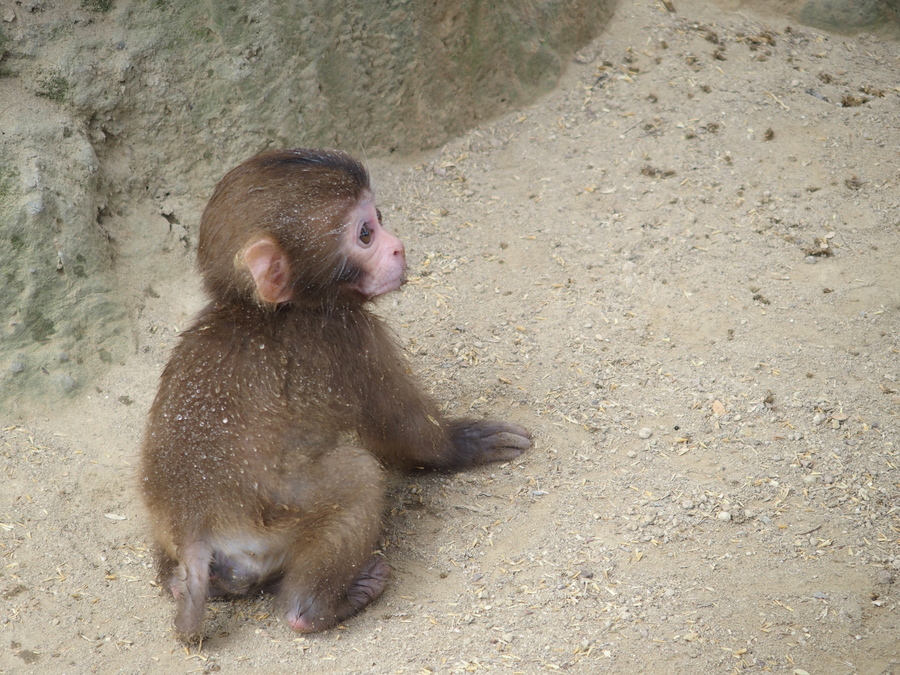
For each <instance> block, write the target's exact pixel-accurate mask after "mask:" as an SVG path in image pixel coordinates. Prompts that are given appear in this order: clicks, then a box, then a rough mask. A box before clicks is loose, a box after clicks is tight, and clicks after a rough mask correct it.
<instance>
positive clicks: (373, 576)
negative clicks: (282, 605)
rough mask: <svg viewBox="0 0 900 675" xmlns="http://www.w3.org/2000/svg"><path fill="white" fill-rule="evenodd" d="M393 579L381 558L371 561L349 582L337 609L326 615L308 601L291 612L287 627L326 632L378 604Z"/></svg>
mask: <svg viewBox="0 0 900 675" xmlns="http://www.w3.org/2000/svg"><path fill="white" fill-rule="evenodd" d="M390 578H391V568H390V566H389V565H388V564H387V563H386V562H384V560H382V559H381V558H372V560H370V561H369V563H368V564H367V565H366V566H365V567H364V568H363V569H362V570H361V571H360V573H359V574H358V575H357V576H356V578H355V579H354V580H353V581H351V582H350V585H349V586H348V587H347V590H346V595H345V597H343V598H342V599H341V600H339V601H338V603H337V607H334V608H332V609H331V610H330V611H326V610H323V608H322V607H321V605H320V603H318V602H316V601H315V600H313V599H312V598H307V599H306V600H307V601H306V602H303V601H302V600H301V602H299V603H298V604H296V605H294V606H293V607H292V608H291V609H290V610H288V612H287V614H286V616H285V618H286V619H287V622H288V625H289V626H290V627H291V628H292V629H293V630H295V631H297V632H299V633H312V632H315V631H320V630H325V629H327V628H330V627H332V626H334V625H335V624H336V623H338V622H340V621H343V620H344V619H347V618H349V617H351V616H353V615H354V614H356V613H358V612H360V611H362V610H363V609H364V608H365V607H366V606H367V605H369V604H371V603H372V602H374V601H375V600H377V599H378V596H380V595H381V594H382V593H383V592H384V589H385V586H386V585H387V581H388V579H390Z"/></svg>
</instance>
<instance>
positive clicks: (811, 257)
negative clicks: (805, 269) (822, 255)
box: [803, 255, 819, 265]
mask: <svg viewBox="0 0 900 675" xmlns="http://www.w3.org/2000/svg"><path fill="white" fill-rule="evenodd" d="M803 262H805V263H806V264H807V265H815V264H816V263H817V262H819V259H818V258H817V257H816V256H814V255H808V256H806V257H805V258H804V259H803Z"/></svg>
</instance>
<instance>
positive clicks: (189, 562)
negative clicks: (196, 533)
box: [169, 541, 212, 642]
mask: <svg viewBox="0 0 900 675" xmlns="http://www.w3.org/2000/svg"><path fill="white" fill-rule="evenodd" d="M178 557H179V560H178V564H177V565H175V566H173V567H172V569H171V571H172V574H171V576H170V577H169V589H170V590H171V591H172V595H173V596H175V605H176V610H175V631H176V632H177V633H178V636H179V638H181V639H182V640H184V641H186V642H191V641H193V640H195V639H197V637H199V635H200V628H201V627H202V625H203V619H204V617H205V615H206V594H207V587H208V586H209V563H210V561H211V560H212V549H211V548H210V547H209V545H208V544H207V543H206V542H204V541H196V542H192V543H190V544H187V545H185V546H182V547H180V549H179V551H178Z"/></svg>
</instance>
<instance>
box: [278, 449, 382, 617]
mask: <svg viewBox="0 0 900 675" xmlns="http://www.w3.org/2000/svg"><path fill="white" fill-rule="evenodd" d="M304 473H305V475H304V476H303V477H302V481H301V482H300V484H298V485H296V489H297V491H296V494H297V495H298V496H300V497H301V499H300V501H299V503H298V504H297V505H296V507H297V512H298V513H299V514H302V515H301V517H300V518H299V519H298V531H297V532H296V540H295V542H294V545H293V546H292V547H291V551H290V560H289V562H288V564H287V567H286V570H285V574H284V577H283V579H282V581H281V587H280V589H279V592H278V606H279V608H280V610H281V612H282V615H283V616H284V617H285V619H286V620H287V622H288V624H289V625H290V627H291V628H293V629H294V630H296V631H301V632H310V631H319V630H324V629H326V628H329V627H331V626H334V625H335V624H337V623H338V622H340V621H343V620H344V619H346V618H348V617H350V616H352V615H354V614H356V613H357V612H359V611H360V610H362V609H363V608H364V607H365V606H366V605H368V604H369V603H371V602H372V601H373V600H375V599H376V598H377V597H378V596H379V595H381V592H382V591H383V590H384V587H385V584H386V582H387V580H388V578H389V577H390V567H388V565H387V563H385V562H384V561H382V560H381V559H379V558H375V557H373V552H374V550H375V546H376V544H377V542H378V537H379V535H380V532H381V516H382V504H383V501H384V480H383V476H382V470H381V466H380V465H379V463H378V461H377V460H376V459H375V458H374V457H373V456H372V455H370V454H369V453H368V452H365V451H363V450H359V449H357V448H347V447H343V448H336V449H335V450H333V451H332V452H330V453H328V454H326V455H325V456H323V457H320V458H318V459H317V460H316V462H315V465H314V466H313V467H312V468H311V470H309V471H307V472H304Z"/></svg>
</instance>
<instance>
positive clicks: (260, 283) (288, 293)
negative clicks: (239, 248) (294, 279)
mask: <svg viewBox="0 0 900 675" xmlns="http://www.w3.org/2000/svg"><path fill="white" fill-rule="evenodd" d="M244 263H245V264H246V265H247V269H248V270H249V271H250V276H252V277H253V282H254V283H255V284H256V292H257V294H258V295H259V299H260V300H262V301H263V302H265V303H267V304H270V305H277V304H280V303H282V302H287V301H289V300H290V299H291V298H292V297H293V296H294V293H293V291H292V290H291V288H290V285H289V283H290V273H291V266H290V263H289V262H288V257H287V254H285V252H284V251H282V250H281V247H280V246H279V245H278V244H276V243H275V242H274V241H272V240H271V239H269V238H268V237H262V238H260V239H257V240H256V241H254V242H253V243H252V244H250V245H249V246H248V247H247V248H245V249H244Z"/></svg>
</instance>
